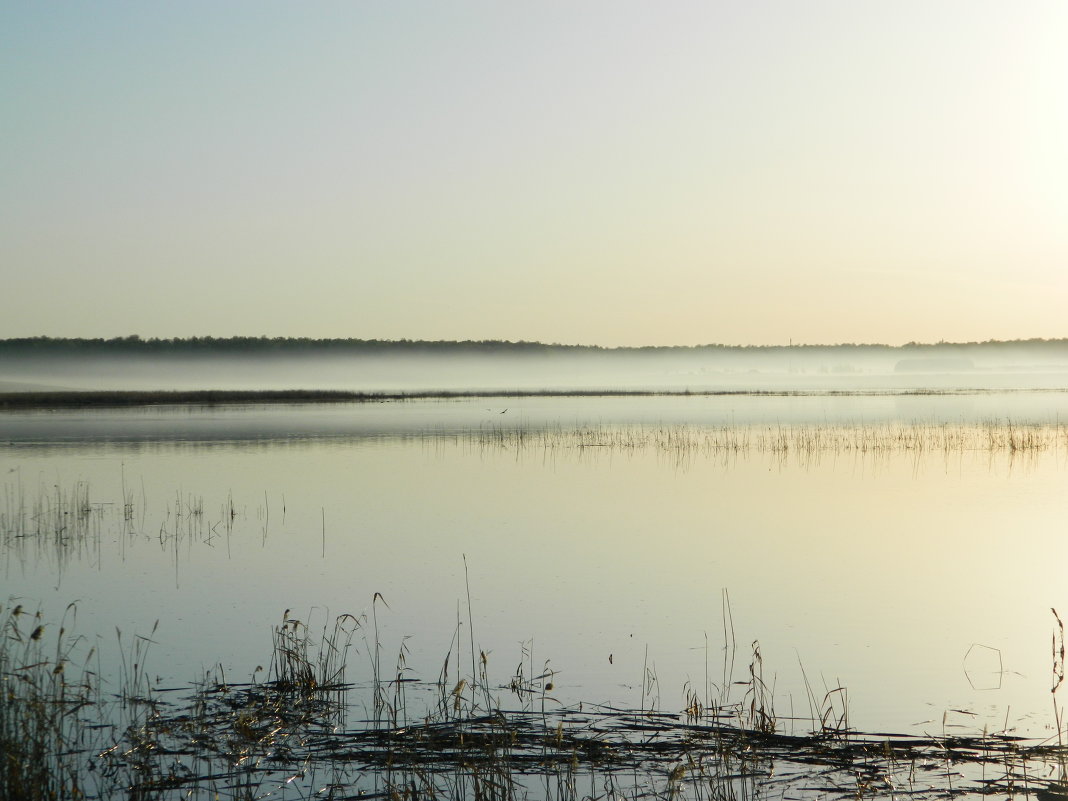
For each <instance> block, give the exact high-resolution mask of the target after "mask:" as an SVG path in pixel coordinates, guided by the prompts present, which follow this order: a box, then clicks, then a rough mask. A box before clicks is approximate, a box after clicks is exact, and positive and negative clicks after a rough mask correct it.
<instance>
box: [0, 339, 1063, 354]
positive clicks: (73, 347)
mask: <svg viewBox="0 0 1068 801" xmlns="http://www.w3.org/2000/svg"><path fill="white" fill-rule="evenodd" d="M1021 347H1026V348H1029V349H1041V350H1046V351H1053V350H1061V349H1068V339H1015V340H993V339H992V340H987V341H985V342H934V343H921V342H909V343H907V344H905V345H900V346H897V345H881V344H857V343H852V342H848V343H839V344H836V345H807V344H796V345H795V344H791V345H717V344H708V345H665V346H659V345H649V346H642V347H614V348H608V347H602V346H600V345H561V344H556V343H553V344H546V343H542V342H526V341H522V340H521V341H517V342H511V341H508V340H499V339H484V340H463V341H454V340H417V339H390V340H387V339H312V338H309V337H210V336H207V337H196V336H194V337H185V338H178V337H176V338H173V339H157V338H147V339H142V338H141V337H140V336H138V335H136V334H132V335H130V336H125V337H114V338H112V339H102V338H96V339H87V338H62V337H46V336H38V337H21V338H12V339H0V356H3V355H5V354H6V355H11V356H33V355H42V356H44V355H56V356H61V355H80V354H85V355H88V354H102V355H103V354H114V355H120V354H121V355H138V354H140V355H154V354H159V355H163V354H171V355H194V354H202V355H208V354H216V355H251V354H261V355H272V354H278V355H283V354H290V355H296V354H301V353H308V352H315V353H319V354H329V353H336V354H352V355H377V354H399V353H413V354H417V353H425V354H430V353H440V354H487V355H493V354H500V355H517V354H553V353H591V354H592V353H605V354H608V353H619V354H643V353H648V354H665V353H693V352H701V351H715V352H728V353H729V352H736V353H739V354H754V353H768V354H771V353H784V352H796V351H817V350H835V351H843V350H845V351H849V350H858V351H859V350H867V351H898V352H917V351H919V352H924V351H930V350H934V349H956V350H961V349H964V350H967V349H972V348H984V349H985V348H1021Z"/></svg>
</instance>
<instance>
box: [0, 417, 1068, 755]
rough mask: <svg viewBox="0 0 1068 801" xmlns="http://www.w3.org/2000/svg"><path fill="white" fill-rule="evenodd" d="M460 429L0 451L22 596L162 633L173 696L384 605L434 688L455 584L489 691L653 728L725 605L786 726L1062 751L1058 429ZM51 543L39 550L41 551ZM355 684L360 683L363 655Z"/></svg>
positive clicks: (715, 649) (12, 573)
mask: <svg viewBox="0 0 1068 801" xmlns="http://www.w3.org/2000/svg"><path fill="white" fill-rule="evenodd" d="M669 406H670V404H669ZM441 408H444V409H446V410H447V411H446V416H449V415H452V414H453V412H454V411H455V409H456V407H449V406H444V407H441ZM461 411H462V412H463V413H462V414H460V415H459V417H460V418H462V419H463V421H464V422H463V424H462V425H458V424H457V421H456V419H453V418H450V421H448V422H445V423H442V424H440V425H439V426H438V427H435V426H433V425H427V426H426V427H425V428H424V427H423V423H420V424H419V425H417V426H415V427H414V429H415V430H414V431H413V430H411V429H412V427H409V429H408V430H407V432H406V433H405V434H404V435H403V436H389V437H384V436H379V435H375V436H363V435H358V436H354V435H352V434H351V433H349V434H346V435H345V436H333V435H332V436H321V435H320V434H310V435H308V436H297V435H294V436H283V435H282V434H280V433H279V432H280V431H283V430H287V431H300V430H310V429H314V430H317V431H318V430H321V427H322V426H321V421H320V422H319V423H314V425H313V424H311V423H308V422H307V421H301V420H291V421H290V422H289V423H287V424H285V425H282V423H281V421H277V422H269V424H268V425H267V431H268V433H269V436H263V437H254V438H249V437H246V436H245V432H246V431H248V430H250V429H253V428H255V427H256V424H257V421H260V415H261V414H262V413H263V412H262V411H261V410H246V413H247V415H248V417H247V419H243V420H242V423H241V425H240V426H238V427H237V433H238V436H236V437H235V438H233V439H231V440H223V439H221V438H218V437H215V436H214V435H211V436H209V437H208V439H207V440H206V441H202V440H196V439H190V438H189V437H188V434H189V432H188V431H185V432H184V433H182V436H181V437H180V438H176V439H171V440H167V439H162V440H160V439H156V440H152V439H148V440H143V439H133V440H129V439H128V440H122V439H121V438H120V439H118V440H114V439H112V440H106V441H104V442H100V441H98V440H96V439H94V438H95V437H96V436H97V435H98V434H99V433H100V430H99V429H98V428H94V427H92V426H91V427H90V428H91V432H90V433H88V434H84V433H83V435H81V438H80V439H78V438H77V437H73V436H68V435H64V436H62V437H59V438H57V439H55V440H51V441H49V442H47V443H40V444H33V442H34V440H33V439H32V438H30V437H27V438H25V439H22V440H20V444H17V445H15V446H8V447H4V448H2V449H0V459H2V465H0V466H2V468H3V470H4V475H5V476H7V481H6V483H5V489H4V492H5V495H4V498H5V499H7V500H5V501H4V508H3V509H2V511H0V514H3V515H4V517H3V520H4V530H5V532H11V533H10V534H4V540H3V547H4V560H5V589H6V590H7V592H8V593H9V594H11V595H17V596H20V597H22V598H26V599H32V600H33V601H34V603H41V604H43V605H44V606H45V607H46V608H62V607H63V606H65V604H66V603H67V602H69V601H70V600H72V599H78V600H79V608H80V610H81V622H82V624H83V625H84V626H86V628H87V629H88V630H89V631H93V632H100V633H102V635H103V634H107V633H109V632H111V631H112V630H113V628H114V627H115V626H120V627H121V628H122V629H123V630H126V631H148V630H149V629H150V628H151V626H152V624H153V622H154V621H155V620H157V619H158V620H160V621H161V624H160V632H161V633H160V635H159V637H158V640H159V647H158V650H157V651H156V652H155V656H156V659H157V661H158V667H157V668H155V669H156V670H158V671H159V672H160V673H161V674H166V677H167V678H169V679H170V680H172V681H176V682H187V681H188V680H189V677H190V676H197V675H201V673H202V671H203V669H204V668H206V667H209V666H214V665H216V664H220V667H221V668H222V669H223V670H224V671H225V673H226V674H227V675H231V676H233V675H237V676H248V675H250V674H251V672H252V671H253V670H254V668H255V667H256V665H258V664H260V663H261V662H262V660H263V656H262V644H263V635H264V632H265V631H269V630H270V627H271V626H273V625H274V623H275V621H276V620H277V617H278V615H279V613H280V612H281V610H282V609H285V608H290V609H295V610H311V609H316V610H327V609H328V610H331V613H333V614H337V613H340V612H352V613H353V614H355V615H357V616H359V615H361V614H366V613H368V612H370V611H374V609H373V606H374V605H373V603H372V598H373V597H374V594H375V593H381V595H382V596H383V597H385V598H386V599H388V601H389V604H390V606H389V609H388V610H387V609H384V608H381V607H380V608H378V610H377V613H378V617H379V623H380V626H381V633H380V637H379V639H380V641H381V646H382V651H383V652H384V653H400V652H401V649H402V648H407V649H408V657H407V665H406V667H407V669H408V670H409V671H410V672H411V674H412V675H413V676H417V677H421V678H424V679H432V678H433V677H434V676H436V675H437V673H438V671H439V670H440V668H441V659H442V656H443V655H444V654H446V653H448V652H449V650H450V648H451V646H450V643H451V641H452V640H453V639H454V637H455V636H456V631H457V627H458V621H460V622H461V623H464V619H465V618H466V614H464V609H465V607H466V599H467V587H468V582H467V579H466V577H465V573H464V563H465V557H466V562H467V564H468V565H470V597H471V605H472V609H473V620H472V623H473V626H471V627H472V628H473V629H474V634H475V638H476V639H475V643H476V645H477V646H478V648H477V650H478V652H479V653H481V652H485V653H486V655H487V659H488V661H489V664H490V665H491V666H492V667H493V668H494V669H499V668H498V666H503V665H508V664H509V663H514V662H515V661H517V660H518V661H526V662H528V663H530V662H533V663H534V664H536V665H537V666H538V670H539V671H542V670H545V669H549V670H553V671H555V672H556V678H555V683H556V688H557V689H556V691H555V695H556V696H557V697H559V698H560V699H561V702H562V703H579V702H590V701H597V702H602V703H606V704H618V705H620V706H623V707H626V708H635V707H637V708H642V707H643V706H644V705H645V701H644V697H645V696H644V695H643V693H646V692H648V693H652V692H653V690H654V689H655V691H656V692H657V693H658V694H659V696H660V698H661V704H662V707H663V708H666V709H683V708H685V707H686V706H687V701H686V695H685V692H684V689H683V688H685V687H687V686H688V687H691V688H692V687H694V686H697V687H702V686H705V685H706V677H707V676H708V675H709V672H710V667H709V666H710V665H711V666H713V668H712V669H711V672H712V675H716V670H715V667H714V666H716V665H718V664H719V662H720V661H722V659H723V657H724V655H725V653H727V652H726V651H724V642H725V637H724V635H723V631H724V625H723V603H722V590H723V589H724V588H728V589H729V591H730V596H731V599H732V604H731V608H732V610H733V626H732V629H733V631H734V632H736V637H737V641H738V643H740V647H739V648H738V651H739V657H738V658H737V660H736V662H737V669H738V677H739V678H741V674H743V673H744V670H745V664H747V663H748V661H749V659H750V658H751V653H752V650H751V649H750V648H749V647H748V646H749V644H750V643H752V642H753V641H754V640H758V641H759V643H760V652H761V655H762V661H763V665H764V677H765V682H766V684H767V686H768V687H769V688H771V691H772V693H773V700H774V701H775V705H776V708H777V709H778V710H779V711H780V713H781V714H782V715H783V716H784V717H792V715H790V714H788V712H787V710H793V711H797V710H801V709H805V708H807V706H808V703H809V700H808V699H810V698H812V697H815V698H817V700H818V699H819V698H823V697H824V696H825V695H827V694H828V693H833V692H834V691H835V689H836V688H837V687H839V686H841V687H846V688H848V691H849V696H848V697H849V712H850V719H851V722H852V723H853V725H856V726H860V727H862V728H866V729H871V730H882V729H895V730H914V729H916V728H917V727H918V728H920V729H925V728H930V727H932V726H938V727H941V726H942V725H943V722H944V721H943V716H944V715H946V714H947V713H948V718H947V719H946V722H945V725H948V726H954V725H958V721H959V725H962V726H966V727H968V730H969V731H975V730H980V731H981V730H982V727H983V726H984V725H987V726H988V727H989V730H991V731H993V730H1000V729H1003V728H1007V729H1010V730H1016V731H1018V732H1026V733H1030V734H1042V733H1043V732H1044V731H1045V730H1046V728H1047V727H1049V726H1050V725H1051V713H1050V710H1049V692H1048V689H1049V688H1048V686H1046V683H1045V680H1044V679H1042V678H1041V677H1043V676H1046V675H1048V673H1049V670H1050V666H1049V654H1048V640H1049V621H1048V609H1049V608H1050V607H1058V608H1068V603H1066V600H1068V599H1065V598H1064V590H1063V582H1062V580H1061V577H1060V565H1061V564H1063V559H1064V557H1065V556H1066V554H1065V552H1064V548H1065V546H1064V544H1063V537H1062V534H1063V531H1064V528H1065V523H1066V522H1068V508H1066V504H1065V501H1064V499H1065V497H1066V496H1065V493H1064V489H1065V483H1064V482H1065V473H1064V455H1065V453H1066V452H1068V448H1066V446H1065V443H1064V439H1063V437H1064V434H1063V429H1061V428H1060V427H1058V426H1056V425H1043V426H1022V425H1019V424H1016V423H1015V422H1014V423H1013V424H1011V425H1010V424H1008V423H1004V422H1003V423H1000V424H985V423H982V422H979V423H975V422H973V421H969V422H966V423H961V424H954V425H944V426H943V425H941V424H935V423H931V424H923V425H916V426H908V425H904V424H901V423H879V424H876V423H871V422H868V423H864V424H863V425H851V426H844V427H843V426H833V425H825V424H823V423H815V424H813V423H809V424H805V425H786V424H782V425H772V426H768V425H764V424H753V425H746V426H735V427H727V426H723V425H721V424H719V425H716V426H711V427H710V426H704V425H698V424H697V423H693V422H686V423H685V424H673V423H669V422H663V421H655V422H652V423H649V422H645V423H641V424H638V423H627V424H625V425H615V424H613V423H609V422H605V421H603V420H598V421H593V422H589V421H587V422H586V423H584V424H583V425H582V426H567V425H564V424H563V423H561V422H560V420H561V416H557V418H556V419H554V420H553V421H552V425H549V423H548V421H547V422H546V425H544V426H542V427H541V428H538V427H536V426H532V427H530V428H525V427H521V426H512V427H504V426H502V425H501V424H500V422H499V421H500V417H501V415H499V414H496V413H495V415H496V417H497V425H496V427H494V428H490V427H487V426H473V427H472V426H470V425H468V422H467V420H468V412H470V411H471V410H470V409H469V408H467V407H464V408H463V409H462V410H461ZM513 411H515V410H514V409H510V411H509V414H512V413H513ZM647 411H648V410H647ZM669 411H670V409H669V410H667V411H665V412H664V413H663V415H664V417H670V414H669ZM721 411H722V410H721ZM270 413H271V414H274V413H275V412H274V411H272V412H270ZM290 413H291V414H292V415H293V416H295V417H300V415H301V414H302V413H303V412H297V411H295V410H291V411H290ZM335 413H337V410H333V411H331V412H329V413H327V416H328V417H329V416H331V415H333V414H335ZM569 414H571V413H568V415H569ZM650 414H651V413H650ZM568 415H563V417H564V418H566V419H568V420H570V419H573V418H572V417H570V416H568ZM870 416H871V417H875V416H876V415H875V414H872V415H870ZM162 417H163V419H165V420H170V419H172V418H171V417H169V416H167V415H166V414H165V415H163V416H162ZM221 417H222V418H223V420H225V421H233V420H237V419H239V418H241V417H242V413H241V412H239V411H238V410H227V411H225V412H222V413H221ZM504 417H507V415H504ZM191 418H192V419H200V418H197V417H196V415H192V416H191ZM123 419H124V418H122V416H121V415H119V416H116V418H115V419H114V420H111V421H110V422H109V423H108V426H111V427H113V428H118V427H120V423H121V421H122V420H123ZM583 419H585V418H583ZM68 422H73V421H68ZM333 422H336V421H332V423H333ZM216 425H218V426H222V425H223V424H222V422H221V421H218V420H217V421H215V422H212V423H211V426H216ZM376 430H379V431H380V430H381V429H376ZM220 431H222V428H220ZM442 432H446V433H442ZM40 434H41V432H40V431H37V432H36V434H35V436H40ZM220 436H221V435H220ZM1014 437H1015V439H1014ZM1021 437H1023V439H1021ZM1014 443H1015V444H1014ZM1021 468H1023V469H1021ZM8 471H14V472H8ZM57 487H58V492H59V496H58V497H59V498H60V499H66V500H64V501H63V504H59V503H58V502H55V501H53V500H51V499H52V498H54V497H56V496H55V492H56V488H57ZM79 488H82V489H79ZM64 504H65V505H64ZM35 505H37V506H40V508H41V509H42V510H43V513H42V514H41V515H40V516H36V515H37V513H36V512H34V511H33V510H34V509H35V508H37V506H35ZM64 509H65V510H66V511H68V512H73V513H74V516H75V518H77V517H78V514H79V512H78V510H79V509H88V510H90V511H89V513H88V514H87V515H85V516H84V520H85V527H84V528H85V532H86V536H85V537H83V538H82V539H83V541H84V543H85V544H84V545H78V544H77V542H75V541H73V540H68V541H64V540H63V539H62V537H60V538H59V539H58V540H57V539H56V538H55V537H53V536H52V533H54V530H55V529H56V528H61V527H62V521H60V522H58V523H57V522H56V519H57V515H58V516H59V517H60V518H62V517H64V515H62V511H63V510H64ZM68 516H69V515H68ZM38 521H40V522H41V524H42V525H44V523H46V522H48V521H51V522H48V531H49V532H50V533H49V536H47V537H41V538H37V537H26V536H23V535H24V534H25V533H26V532H28V531H29V530H30V529H29V528H28V526H29V525H30V524H31V523H37V522H38ZM56 542H60V543H63V544H62V545H61V546H60V547H58V548H57V547H56V546H55V543H56ZM463 630H464V633H465V634H466V633H467V624H466V623H465V625H464V627H463ZM976 644H978V645H981V646H983V647H984V648H987V649H991V650H996V651H997V652H998V653H1000V654H1001V655H1003V657H1004V660H1005V662H1004V669H1003V670H1004V675H1003V676H1002V677H1001V678H1002V679H1003V681H1001V682H1000V684H999V686H996V687H995V686H994V685H993V683H992V682H987V683H984V684H981V685H975V684H974V681H972V682H969V678H970V677H971V678H972V679H974V675H973V674H975V673H976V671H975V670H972V669H971V668H969V669H965V667H964V665H965V663H966V656H967V654H968V653H969V649H972V647H973V645H976ZM972 653H975V651H974V650H973V651H972ZM546 659H548V660H550V661H549V662H548V663H546V662H545V660H546ZM220 660H221V663H220ZM358 664H359V665H360V667H361V668H362V669H363V670H365V671H370V670H371V663H370V661H369V656H368V655H367V654H366V653H364V654H362V655H361V657H360V661H359V662H358ZM650 670H652V672H653V675H654V676H655V677H656V685H655V688H653V687H650V686H649V685H648V684H647V680H648V677H649V671H650ZM509 671H510V668H509ZM988 687H989V688H988ZM954 709H958V710H964V711H966V712H968V713H969V714H967V715H965V714H962V713H961V714H958V713H949V712H948V711H949V710H954ZM924 721H930V722H924Z"/></svg>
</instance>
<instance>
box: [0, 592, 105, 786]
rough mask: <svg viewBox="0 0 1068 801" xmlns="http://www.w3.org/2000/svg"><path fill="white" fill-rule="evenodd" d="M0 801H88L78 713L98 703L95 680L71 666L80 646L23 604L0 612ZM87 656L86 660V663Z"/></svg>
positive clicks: (83, 729) (84, 730) (86, 732)
mask: <svg viewBox="0 0 1068 801" xmlns="http://www.w3.org/2000/svg"><path fill="white" fill-rule="evenodd" d="M0 615H2V616H3V617H2V623H0V637H2V641H0V799H4V801H7V799H25V801H33V799H67V798H82V797H84V796H85V795H86V791H87V786H86V785H87V781H86V777H85V769H84V764H83V753H84V750H85V748H86V746H87V742H88V740H89V739H90V738H91V732H90V729H89V727H88V726H87V724H86V722H85V719H84V717H83V716H84V714H85V712H86V709H87V708H88V707H91V706H93V705H95V704H96V703H97V702H98V700H99V692H100V690H99V684H98V682H97V677H96V675H95V674H94V673H93V672H92V671H90V670H88V669H85V668H83V669H79V668H78V667H77V666H76V665H75V664H74V662H73V659H74V656H75V652H76V650H77V648H78V646H79V645H80V644H81V640H80V639H79V638H77V637H73V636H71V635H69V634H67V631H66V625H67V623H68V620H67V618H68V616H69V617H70V618H71V622H73V618H74V616H75V614H74V608H73V607H68V609H67V614H65V615H64V618H63V620H62V621H61V622H60V624H59V625H58V627H57V630H56V631H54V632H53V631H49V629H51V628H52V627H51V626H49V625H48V624H47V623H46V622H45V621H44V619H43V618H42V616H41V614H40V613H39V612H38V613H34V614H30V613H29V612H27V611H26V610H25V609H24V608H23V607H22V606H21V605H18V604H16V605H14V606H10V605H9V606H8V607H7V608H3V607H0ZM91 657H92V654H91V653H90V654H88V655H86V659H87V660H88V659H91Z"/></svg>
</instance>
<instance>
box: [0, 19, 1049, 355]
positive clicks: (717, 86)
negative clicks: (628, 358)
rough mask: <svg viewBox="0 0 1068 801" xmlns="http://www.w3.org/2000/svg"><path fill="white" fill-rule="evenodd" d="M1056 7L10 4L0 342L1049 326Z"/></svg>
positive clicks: (897, 340) (910, 337) (927, 337)
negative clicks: (134, 336) (39, 338)
mask: <svg viewBox="0 0 1068 801" xmlns="http://www.w3.org/2000/svg"><path fill="white" fill-rule="evenodd" d="M1065 42H1068V3H1065V2H1064V0H1021V2H1013V3H1008V2H1000V1H999V2H988V1H987V0H936V1H934V2H932V0H895V2H892V3H878V2H862V1H859V0H747V1H746V2H733V1H732V2H721V1H720V0H701V1H700V2H663V3H660V2H657V3H653V2H646V1H644V0H643V1H642V2H636V1H635V0H589V1H588V2H586V1H579V2H576V1H575V0H538V1H537V2H499V0H492V1H490V0H487V2H469V0H450V1H449V2H440V1H439V0H432V1H428V2H408V0H384V1H383V2H376V1H375V0H367V1H366V2H364V1H362V0H346V1H345V2H307V3H295V2H275V1H274V0H248V1H246V2H218V1H217V0H211V2H201V1H199V0H183V2H181V3H144V2H140V0H138V1H137V2H113V1H112V0H101V2H94V3H77V2H74V3H26V2H22V0H0V176H2V178H0V337H20V336H38V335H47V336H85V337H114V336H126V335H129V334H138V335H140V336H143V337H184V336H194V335H197V336H206V335H211V336H233V335H241V336H261V335H263V336H308V337H355V338H363V339H402V338H405V339H432V340H439V339H504V340H538V341H543V342H560V343H567V344H597V345H604V346H620V345H643V344H649V345H694V344H704V343H723V344H756V345H761V344H787V343H789V342H791V341H792V342H794V343H795V344H796V343H809V344H835V343H841V342H858V343H859V342H871V343H874V342H881V343H887V344H901V343H904V342H908V341H921V342H937V341H941V340H946V341H973V340H986V339H1020V338H1031V337H1042V338H1055V337H1056V338H1059V337H1065V336H1068V311H1066V310H1068V144H1066V143H1068V47H1066V46H1065Z"/></svg>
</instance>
